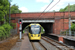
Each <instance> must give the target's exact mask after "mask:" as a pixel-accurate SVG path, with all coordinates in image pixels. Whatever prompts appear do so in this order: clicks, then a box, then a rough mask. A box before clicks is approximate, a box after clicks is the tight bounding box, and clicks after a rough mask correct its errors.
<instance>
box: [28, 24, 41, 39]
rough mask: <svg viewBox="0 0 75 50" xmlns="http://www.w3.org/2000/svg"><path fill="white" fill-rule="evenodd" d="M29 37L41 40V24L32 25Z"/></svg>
mask: <svg viewBox="0 0 75 50" xmlns="http://www.w3.org/2000/svg"><path fill="white" fill-rule="evenodd" d="M29 38H30V40H40V39H41V27H40V25H39V24H31V25H30V27H29Z"/></svg>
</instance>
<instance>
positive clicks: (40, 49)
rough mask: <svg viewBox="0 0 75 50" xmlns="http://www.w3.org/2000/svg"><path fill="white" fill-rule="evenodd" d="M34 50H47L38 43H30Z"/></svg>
mask: <svg viewBox="0 0 75 50" xmlns="http://www.w3.org/2000/svg"><path fill="white" fill-rule="evenodd" d="M31 44H32V47H33V49H34V50H47V49H46V48H45V46H43V45H42V44H41V43H40V42H31Z"/></svg>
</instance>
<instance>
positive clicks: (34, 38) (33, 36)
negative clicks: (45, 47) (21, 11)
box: [30, 34, 41, 40]
mask: <svg viewBox="0 0 75 50" xmlns="http://www.w3.org/2000/svg"><path fill="white" fill-rule="evenodd" d="M40 39H41V34H31V36H30V40H40Z"/></svg>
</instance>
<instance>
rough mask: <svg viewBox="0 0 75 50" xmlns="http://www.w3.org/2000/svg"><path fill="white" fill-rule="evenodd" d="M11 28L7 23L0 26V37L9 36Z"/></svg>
mask: <svg viewBox="0 0 75 50" xmlns="http://www.w3.org/2000/svg"><path fill="white" fill-rule="evenodd" d="M11 29H12V27H11V26H10V25H9V24H8V23H6V24H4V25H2V26H0V37H2V38H6V37H9V35H10V30H11Z"/></svg>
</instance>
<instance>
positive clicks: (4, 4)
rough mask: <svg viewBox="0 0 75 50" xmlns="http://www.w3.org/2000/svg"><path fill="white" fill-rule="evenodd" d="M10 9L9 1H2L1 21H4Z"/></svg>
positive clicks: (0, 0)
mask: <svg viewBox="0 0 75 50" xmlns="http://www.w3.org/2000/svg"><path fill="white" fill-rule="evenodd" d="M8 9H9V2H8V0H0V21H4V16H5V14H7V12H8Z"/></svg>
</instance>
